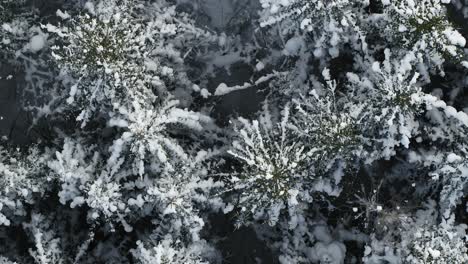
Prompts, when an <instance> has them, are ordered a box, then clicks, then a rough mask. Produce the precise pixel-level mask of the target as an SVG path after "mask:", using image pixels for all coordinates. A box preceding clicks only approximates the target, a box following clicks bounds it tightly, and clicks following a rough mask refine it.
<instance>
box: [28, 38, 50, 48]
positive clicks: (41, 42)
mask: <svg viewBox="0 0 468 264" xmlns="http://www.w3.org/2000/svg"><path fill="white" fill-rule="evenodd" d="M45 45H46V39H45V37H44V36H43V35H35V36H34V37H32V38H31V40H30V41H29V49H30V50H31V51H32V52H38V51H40V50H41V49H43V48H44V46H45Z"/></svg>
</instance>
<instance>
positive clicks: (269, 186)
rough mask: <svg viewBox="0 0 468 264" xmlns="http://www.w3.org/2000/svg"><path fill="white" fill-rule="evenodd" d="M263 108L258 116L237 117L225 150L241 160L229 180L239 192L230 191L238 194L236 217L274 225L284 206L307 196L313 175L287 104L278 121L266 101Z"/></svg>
mask: <svg viewBox="0 0 468 264" xmlns="http://www.w3.org/2000/svg"><path fill="white" fill-rule="evenodd" d="M264 108H265V110H264V115H263V116H261V117H260V119H259V120H254V121H252V122H250V121H248V120H245V119H243V118H240V119H239V120H238V124H237V125H236V126H235V127H236V128H235V131H236V137H235V139H234V141H233V143H232V148H231V150H229V151H228V153H229V154H230V155H232V156H233V157H234V158H236V159H237V160H239V161H240V162H241V163H242V164H243V169H242V170H241V171H240V172H239V173H238V174H234V175H233V176H232V177H231V178H230V179H229V181H230V185H231V186H232V187H231V188H232V189H233V190H234V191H235V192H241V193H240V194H236V193H235V194H234V196H237V195H239V197H238V198H235V199H238V201H237V202H236V203H237V204H236V206H238V207H239V208H240V214H241V216H242V217H241V220H240V221H247V222H248V221H249V220H250V219H249V217H248V216H253V218H254V219H260V220H264V221H267V222H268V223H269V224H270V225H274V224H276V222H277V221H278V219H279V217H280V214H281V211H282V210H284V209H285V208H286V207H296V206H298V204H299V202H301V203H302V202H304V201H308V200H310V199H311V197H310V196H309V194H308V190H309V188H310V186H309V184H310V183H309V182H310V181H311V180H312V179H313V175H312V174H311V173H310V171H309V168H308V160H309V158H308V156H309V155H308V151H307V149H306V148H305V147H304V146H303V145H302V144H301V142H298V141H296V137H295V136H294V131H293V130H292V129H291V128H290V127H289V126H290V120H289V114H290V109H289V106H285V108H284V109H283V111H282V113H281V119H280V120H278V121H277V120H276V118H274V117H272V116H271V113H270V112H269V110H268V109H267V108H268V105H265V107H264ZM290 211H291V212H293V211H294V210H292V208H290ZM244 218H245V219H244Z"/></svg>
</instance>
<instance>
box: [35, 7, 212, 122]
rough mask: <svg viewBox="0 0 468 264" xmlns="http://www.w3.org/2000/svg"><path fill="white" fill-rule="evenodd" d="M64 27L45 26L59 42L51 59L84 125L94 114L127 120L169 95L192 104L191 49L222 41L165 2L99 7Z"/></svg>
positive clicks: (70, 101) (69, 19)
mask: <svg viewBox="0 0 468 264" xmlns="http://www.w3.org/2000/svg"><path fill="white" fill-rule="evenodd" d="M90 6H93V7H94V5H90ZM63 23H64V25H63V26H54V25H51V24H47V25H45V26H43V27H44V28H45V29H47V30H48V31H49V32H51V33H54V35H55V36H56V37H57V39H58V40H57V45H55V46H53V47H52V50H53V54H52V55H53V57H54V59H55V61H56V62H57V65H58V68H59V69H60V70H61V72H62V73H63V74H64V75H65V76H66V77H68V78H66V79H65V80H64V82H65V83H66V84H67V87H69V96H68V98H67V99H66V101H67V103H68V104H70V105H72V107H74V108H76V109H78V110H80V113H79V115H78V117H77V120H78V121H81V122H82V124H83V125H85V124H86V123H87V122H88V120H89V119H90V118H92V115H94V114H95V112H98V113H99V112H100V111H103V110H108V111H111V112H110V114H112V113H120V114H121V115H127V114H126V113H132V112H134V109H133V108H134V104H135V103H137V104H139V105H140V107H142V106H144V107H150V106H151V105H152V104H154V103H155V101H156V98H157V97H158V96H162V97H166V96H167V94H166V93H167V92H168V91H171V92H173V93H174V94H176V95H177V96H178V97H179V99H181V100H188V99H189V98H187V95H190V93H191V91H192V86H193V84H192V83H191V82H190V80H189V79H188V77H187V74H186V71H185V69H184V66H183V63H184V57H185V56H187V55H188V54H189V53H190V49H187V45H189V46H191V45H200V46H203V44H204V43H210V42H213V41H215V40H216V39H217V38H216V36H213V35H211V34H209V33H208V32H206V31H204V30H201V29H198V28H196V27H194V26H193V25H191V23H192V22H191V20H190V19H189V18H188V17H187V16H186V15H184V14H178V13H177V12H176V11H175V7H174V6H170V5H168V4H166V3H164V1H160V2H158V3H154V4H145V3H143V2H140V1H133V0H128V1H127V0H125V1H117V0H115V1H109V2H107V3H105V4H103V3H102V2H99V4H98V5H97V6H96V7H95V8H92V9H90V11H89V12H88V13H84V14H82V15H77V16H72V17H68V16H67V17H65V21H64V22H63ZM150 108H151V107H150Z"/></svg>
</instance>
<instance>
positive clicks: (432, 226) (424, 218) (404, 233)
mask: <svg viewBox="0 0 468 264" xmlns="http://www.w3.org/2000/svg"><path fill="white" fill-rule="evenodd" d="M434 206H435V203H434V202H433V201H432V202H430V203H429V204H427V205H426V207H427V208H425V209H424V210H418V211H417V212H416V214H415V215H414V216H409V215H406V214H403V213H402V214H400V216H399V217H398V218H397V219H394V220H395V221H396V225H394V227H396V228H394V229H388V230H387V231H386V232H385V233H384V236H383V238H380V239H377V238H376V236H375V234H374V235H372V236H371V244H370V245H368V246H366V250H365V253H364V255H365V257H364V259H363V260H364V262H365V263H380V262H381V261H388V262H390V263H464V262H466V261H467V260H468V254H467V253H468V249H467V247H466V242H467V236H466V233H465V230H466V228H467V226H466V225H464V224H458V225H457V224H456V223H455V221H454V220H455V219H454V216H453V215H451V216H449V217H448V218H442V219H441V220H438V216H439V214H438V212H437V210H435V208H434Z"/></svg>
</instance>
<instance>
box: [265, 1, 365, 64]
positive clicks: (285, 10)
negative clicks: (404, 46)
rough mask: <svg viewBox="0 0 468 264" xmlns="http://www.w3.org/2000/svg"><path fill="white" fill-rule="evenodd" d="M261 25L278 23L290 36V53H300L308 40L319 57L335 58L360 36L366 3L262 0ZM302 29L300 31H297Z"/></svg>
mask: <svg viewBox="0 0 468 264" xmlns="http://www.w3.org/2000/svg"><path fill="white" fill-rule="evenodd" d="M260 2H261V4H262V7H263V8H264V12H263V14H262V21H261V23H260V25H261V26H262V27H266V26H272V27H274V25H279V26H278V27H279V29H278V33H279V34H281V35H285V36H286V37H289V36H294V35H298V36H294V37H291V38H289V39H288V40H287V41H286V42H285V43H284V45H285V52H286V53H288V55H297V54H294V53H295V52H294V51H295V50H296V52H297V49H298V48H304V49H305V47H300V46H301V45H305V43H304V42H305V41H307V42H310V43H311V45H310V48H309V49H311V51H312V52H313V55H314V56H315V57H316V58H322V57H328V58H330V57H331V58H336V57H338V56H339V55H340V50H341V49H343V47H344V46H345V45H346V44H350V45H353V44H355V43H356V42H357V41H359V38H360V36H361V34H360V29H359V23H358V17H359V15H362V14H361V13H362V10H363V8H364V7H365V6H366V3H365V2H360V1H353V0H333V1H319V0H292V1H282V0H280V1H278V0H262V1H260ZM299 32H301V34H297V33H299Z"/></svg>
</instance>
